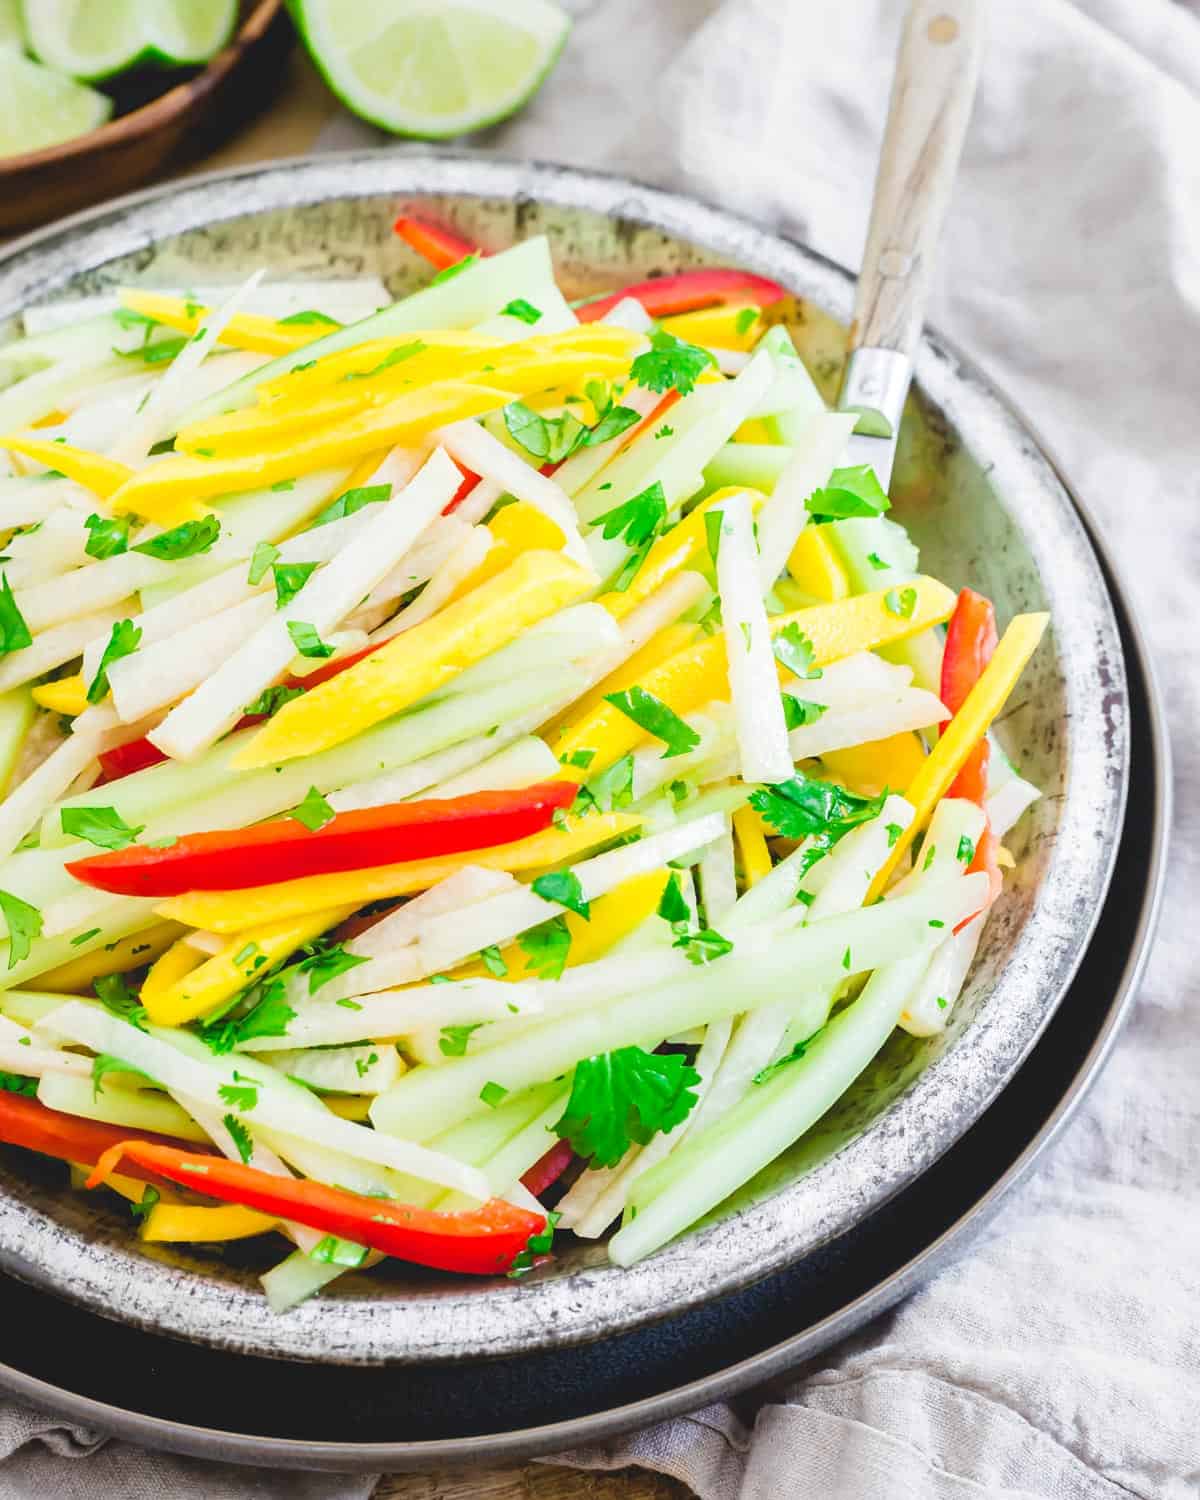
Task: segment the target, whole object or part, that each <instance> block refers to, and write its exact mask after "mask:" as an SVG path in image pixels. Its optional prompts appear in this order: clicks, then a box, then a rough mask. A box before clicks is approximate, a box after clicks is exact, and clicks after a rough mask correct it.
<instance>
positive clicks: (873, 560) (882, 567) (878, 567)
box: [867, 552, 891, 573]
mask: <svg viewBox="0 0 1200 1500" xmlns="http://www.w3.org/2000/svg"><path fill="white" fill-rule="evenodd" d="M867 561H868V562H869V563H870V564H871V566H872V567H873V568H874V569H875V571H876V572H877V573H886V572H887V570H888V568H889V567H890V566H891V564H890V563H885V562H884V560H883V558H882V557H880V555H879V553H878V552H868V553H867Z"/></svg>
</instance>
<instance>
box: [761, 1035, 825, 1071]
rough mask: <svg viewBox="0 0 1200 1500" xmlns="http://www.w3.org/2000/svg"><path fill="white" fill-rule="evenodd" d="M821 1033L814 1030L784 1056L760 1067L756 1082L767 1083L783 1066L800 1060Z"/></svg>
mask: <svg viewBox="0 0 1200 1500" xmlns="http://www.w3.org/2000/svg"><path fill="white" fill-rule="evenodd" d="M822 1029H823V1028H822ZM820 1034H821V1033H820V1031H814V1032H813V1034H812V1036H809V1037H805V1039H804V1040H803V1041H802V1042H797V1043H796V1045H795V1046H794V1047H793V1048H792V1050H791V1051H790V1052H788V1053H786V1054H785V1055H784V1056H783V1057H777V1058H776V1059H775V1061H774V1062H773V1063H768V1064H767V1066H766V1067H765V1068H760V1069H759V1071H758V1072H757V1073H755V1075H754V1082H755V1083H758V1084H763V1083H767V1082H768V1081H769V1080H770V1079H772V1078H774V1076H775V1074H776V1073H778V1072H779V1070H780V1069H781V1068H786V1067H788V1066H789V1064H791V1063H794V1062H799V1061H800V1059H801V1058H802V1057H803V1056H804V1054H805V1053H806V1052H807V1051H808V1049H809V1047H811V1046H812V1044H813V1042H814V1041H816V1039H817V1037H818V1036H820Z"/></svg>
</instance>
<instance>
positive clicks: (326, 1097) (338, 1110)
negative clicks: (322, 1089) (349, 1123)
mask: <svg viewBox="0 0 1200 1500" xmlns="http://www.w3.org/2000/svg"><path fill="white" fill-rule="evenodd" d="M321 1103H322V1104H324V1106H325V1108H326V1109H328V1110H330V1111H332V1113H333V1114H335V1115H340V1116H341V1117H342V1119H343V1120H355V1121H362V1120H369V1119H370V1118H371V1103H372V1096H371V1095H370V1094H322V1095H321Z"/></svg>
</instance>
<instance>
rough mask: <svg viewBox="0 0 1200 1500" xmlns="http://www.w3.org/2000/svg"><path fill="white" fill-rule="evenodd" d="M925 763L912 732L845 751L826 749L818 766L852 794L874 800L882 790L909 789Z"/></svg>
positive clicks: (919, 743)
mask: <svg viewBox="0 0 1200 1500" xmlns="http://www.w3.org/2000/svg"><path fill="white" fill-rule="evenodd" d="M924 761H925V747H924V746H923V745H922V744H921V739H920V736H919V735H916V734H914V733H913V732H912V730H911V729H908V730H905V731H904V732H903V733H901V734H890V735H888V736H887V737H886V738H885V739H882V740H865V741H864V742H863V743H862V744H861V745H853V746H850V747H848V748H847V749H845V750H827V751H826V752H825V754H824V755H822V756H821V764H822V765H823V766H824V767H825V769H826V770H827V771H830V772H832V774H833V775H834V777H835V778H836V779H837V780H838V781H840V782H842V783H843V785H845V786H848V787H849V788H850V790H851V791H854V792H859V793H860V794H861V795H863V796H867V797H876V796H878V795H879V793H880V792H881V791H883V789H884V787H897V786H908V785H909V783H910V782H911V781H912V779H913V777H914V776H916V774H917V772H918V771H919V770H920V769H921V766H922V765H923V764H924Z"/></svg>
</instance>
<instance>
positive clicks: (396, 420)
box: [112, 383, 509, 520]
mask: <svg viewBox="0 0 1200 1500" xmlns="http://www.w3.org/2000/svg"><path fill="white" fill-rule="evenodd" d="M508 399H509V396H508V393H507V392H505V391H499V390H492V389H490V388H488V387H485V386H475V385H458V384H452V383H447V384H445V385H440V386H430V387H429V388H428V389H426V390H419V391H413V392H412V393H411V394H409V395H407V396H401V397H399V398H398V399H397V400H395V401H392V402H389V403H388V404H387V405H386V406H381V407H378V408H377V409H374V410H368V411H365V412H362V413H360V415H359V416H358V417H355V418H353V419H351V420H350V421H349V422H346V423H343V424H342V425H341V426H334V427H329V428H326V429H321V430H320V431H317V432H314V433H310V434H307V435H302V436H299V437H297V438H296V439H295V440H294V441H292V442H291V443H289V444H288V445H287V446H286V447H282V448H275V449H269V450H263V451H260V452H255V453H252V454H246V455H243V456H240V457H234V458H225V459H206V458H193V457H191V456H190V455H188V454H181V455H179V456H178V457H174V458H163V459H161V460H160V461H159V462H158V463H154V464H148V465H147V466H146V468H144V469H141V470H139V471H138V472H137V473H136V474H134V475H133V476H132V477H131V478H130V479H128V480H127V481H126V482H125V483H124V484H123V485H122V486H121V488H120V489H119V490H117V491H116V492H115V494H114V495H113V496H112V506H113V509H114V510H115V511H118V512H124V511H133V512H135V513H136V514H137V515H141V516H150V515H153V517H154V519H155V520H159V519H161V518H162V516H163V515H164V514H169V515H171V516H172V518H174V516H175V514H176V513H177V512H178V511H179V509H180V508H181V507H185V506H194V505H195V503H196V502H197V501H198V500H203V499H207V498H209V497H210V496H213V495H228V494H231V493H234V492H237V491H241V490H250V489H261V488H263V487H265V486H266V485H270V484H277V483H278V482H279V481H280V480H283V479H295V478H296V477H297V476H298V475H301V474H310V473H312V471H313V470H314V469H325V468H335V467H336V466H337V465H338V464H344V463H352V462H354V461H355V460H356V459H358V458H361V457H362V456H363V455H365V454H367V453H370V452H372V451H374V450H375V449H376V448H390V447H392V446H393V445H394V444H396V443H412V442H415V441H416V439H417V438H420V437H423V436H424V435H425V434H426V433H427V432H429V431H430V430H431V429H433V428H435V427H442V426H444V425H445V424H446V423H447V422H458V421H461V420H463V419H464V418H466V417H477V416H481V415H482V414H483V413H484V412H486V411H494V410H495V409H496V408H497V407H500V406H504V405H505V404H506V403H507V402H508Z"/></svg>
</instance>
